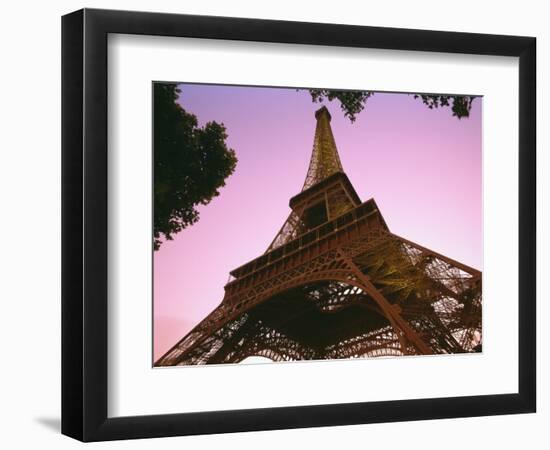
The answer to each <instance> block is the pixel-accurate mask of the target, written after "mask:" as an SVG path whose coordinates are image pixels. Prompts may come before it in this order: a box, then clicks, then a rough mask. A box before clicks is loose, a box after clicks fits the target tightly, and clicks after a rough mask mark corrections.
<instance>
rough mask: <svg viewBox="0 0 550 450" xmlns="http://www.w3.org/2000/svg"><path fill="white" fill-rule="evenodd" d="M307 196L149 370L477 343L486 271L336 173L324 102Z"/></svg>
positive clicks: (452, 349)
mask: <svg viewBox="0 0 550 450" xmlns="http://www.w3.org/2000/svg"><path fill="white" fill-rule="evenodd" d="M315 116H316V119H317V126H316V130H315V139H314V147H313V154H312V157H311V162H310V166H309V170H308V173H307V176H306V180H305V183H304V187H303V189H302V192H300V193H299V194H298V195H296V196H295V197H293V198H292V199H291V200H290V207H291V210H292V211H291V213H290V216H289V217H288V219H287V220H286V221H285V223H284V225H283V227H282V228H281V230H280V231H279V233H278V234H277V236H276V237H275V239H274V240H273V242H272V243H271V245H270V246H269V248H268V249H267V251H266V253H264V254H263V255H261V256H260V257H258V258H256V259H254V260H252V261H250V262H248V263H247V264H244V265H243V266H241V267H239V268H237V269H235V270H233V271H231V276H232V279H231V281H230V282H229V283H228V284H227V285H226V286H225V296H224V298H223V300H222V302H221V304H220V305H219V306H218V307H217V308H216V309H215V310H214V311H212V312H211V313H210V314H209V315H208V316H207V317H206V318H205V319H204V320H203V321H202V322H200V323H199V324H198V325H197V326H196V327H195V328H194V329H193V330H192V331H191V332H190V333H189V334H188V335H187V336H185V337H184V338H183V339H182V340H180V341H179V342H178V343H177V344H176V345H175V346H174V347H172V349H170V350H169V351H168V352H167V353H166V354H165V355H164V356H162V357H161V358H160V359H159V360H158V361H157V362H156V364H155V365H157V366H173V365H187V364H220V363H236V362H239V361H242V360H243V359H245V358H247V357H249V356H264V357H267V358H270V359H272V360H274V361H290V360H305V359H310V360H311V359H338V358H356V357H371V356H398V355H411V354H413V355H415V354H416V355H417V354H442V353H465V352H472V351H477V350H479V348H480V346H479V345H476V343H475V340H474V335H475V334H476V332H477V333H481V272H480V271H478V270H476V269H473V268H471V267H468V266H466V265H464V264H461V263H459V262H457V261H454V260H452V259H450V258H448V257H446V256H444V255H441V254H439V253H436V252H434V251H432V250H430V249H427V248H425V247H422V246H420V245H418V244H416V243H414V242H411V241H408V240H406V239H404V238H402V237H399V236H396V235H395V234H393V233H391V232H390V230H389V228H388V226H387V225H386V222H385V220H384V218H383V216H382V214H381V213H380V210H379V209H378V206H377V205H376V202H375V201H374V199H370V200H368V201H366V202H364V203H362V202H361V200H360V199H359V196H358V195H357V193H356V192H355V189H354V188H353V186H352V184H351V182H350V181H349V179H348V177H347V176H346V174H345V173H344V172H343V169H342V164H341V162H340V158H339V156H338V151H337V149H336V144H335V141H334V137H333V135H332V130H331V127H330V119H331V117H330V114H329V112H328V110H327V109H326V107H323V108H321V109H320V110H318V111H317V112H316V114H315Z"/></svg>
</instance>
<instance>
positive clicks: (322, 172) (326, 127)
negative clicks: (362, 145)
mask: <svg viewBox="0 0 550 450" xmlns="http://www.w3.org/2000/svg"><path fill="white" fill-rule="evenodd" d="M315 118H316V119H317V126H316V128H315V138H314V139H313V152H312V154H311V160H310V162H309V169H308V171H307V175H306V179H305V181H304V186H303V187H302V191H305V190H306V189H309V188H310V187H311V186H313V185H314V184H317V183H319V182H320V181H323V180H324V179H325V178H328V177H329V176H330V175H332V174H334V173H336V172H343V171H344V169H343V168H342V163H341V162H340V156H339V155H338V149H337V148H336V142H335V141H334V136H333V134H332V129H331V127H330V120H331V115H330V113H329V111H328V109H327V107H326V106H323V107H321V108H320V109H318V110H317V111H316V112H315Z"/></svg>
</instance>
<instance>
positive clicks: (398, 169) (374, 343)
mask: <svg viewBox="0 0 550 450" xmlns="http://www.w3.org/2000/svg"><path fill="white" fill-rule="evenodd" d="M152 96H153V99H152V102H153V111H152V123H153V145H152V147H153V148H152V154H153V156H152V158H153V172H154V173H153V186H152V191H153V218H152V222H153V237H152V241H153V242H152V248H153V340H154V342H153V353H154V354H153V365H154V366H155V367H167V366H188V365H202V364H236V363H244V364H254V363H268V362H287V361H303V360H339V359H348V358H371V357H401V356H412V355H416V356H418V355H449V354H467V353H471V354H474V353H480V352H482V265H483V220H482V105H483V97H482V96H480V95H475V94H471V93H468V94H465V93H460V94H456V93H454V94H449V93H410V92H379V91H375V90H373V91H369V90H364V91H363V90H361V91H358V90H346V89H331V88H311V87H308V88H303V87H264V86H235V85H214V84H198V83H185V82H165V81H155V82H153V83H152Z"/></svg>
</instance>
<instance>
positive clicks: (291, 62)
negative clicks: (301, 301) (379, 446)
mask: <svg viewBox="0 0 550 450" xmlns="http://www.w3.org/2000/svg"><path fill="white" fill-rule="evenodd" d="M182 61H192V62H193V64H188V65H185V66H182ZM217 64H223V65H224V67H225V69H224V71H223V73H220V72H219V71H217V70H216V65H217ZM109 67H110V70H109V84H108V91H109V92H110V95H109V161H108V166H109V193H110V196H109V239H110V242H109V252H110V253H109V277H110V278H109V286H110V288H109V302H108V303H109V333H108V334H109V389H110V391H109V408H108V411H109V415H110V416H111V417H115V416H134V415H142V414H166V413H177V412H190V411H212V410H220V409H226V410H227V409H244V408H267V407H276V406H289V405H311V404H329V403H332V404H334V403H349V402H360V401H380V400H398V399H410V398H430V397H444V396H447V397H453V396H465V395H482V394H503V393H515V392H517V386H518V378H517V371H518V368H517V298H515V296H514V295H510V293H511V292H517V275H516V274H517V233H518V230H517V214H518V211H517V195H518V189H517V171H518V164H517V159H518V150H517V142H518V134H517V130H518V126H517V124H518V114H517V109H516V108H512V109H510V108H508V105H509V104H517V103H518V100H517V98H518V97H517V93H518V61H517V58H510V57H481V56H477V55H475V56H471V55H445V54H436V53H420V52H395V51H393V52H388V51H382V50H372V49H368V50H367V49H342V48H332V49H331V48H326V47H319V46H305V45H301V46H296V45H282V44H265V43H254V44H251V43H241V42H219V41H205V40H200V39H181V38H162V37H154V38H152V37H149V36H137V37H136V36H112V37H110V41H109ZM289 67H292V70H289V69H288V68H289ZM340 67H353V71H346V72H342V71H341V70H338V68H340ZM403 73H406V74H407V76H406V77H403V76H402V74H403ZM182 76H185V80H186V81H188V82H193V81H198V82H200V81H203V82H204V81H208V82H213V83H216V82H217V83H221V82H223V83H241V84H258V85H264V86H265V85H268V86H271V85H276V84H279V85H283V86H306V85H310V86H315V87H317V86H323V87H327V86H328V87H335V88H338V87H342V86H345V87H346V88H355V89H367V88H368V89H372V90H377V89H385V90H388V91H409V92H426V91H433V92H458V93H479V94H483V96H484V97H483V180H484V189H483V203H484V205H485V206H484V211H483V213H484V221H483V225H484V256H483V260H484V261H483V264H484V271H483V319H484V320H483V355H461V356H457V355H453V356H433V357H424V358H388V359H367V360H364V359H363V360H359V361H358V360H348V361H322V362H307V363H305V362H304V363H300V364H274V365H267V364H261V365H244V366H243V365H239V366H236V365H218V366H216V367H207V368H205V367H178V368H172V369H154V370H151V366H150V364H151V352H152V349H151V342H152V336H151V331H152V327H151V323H152V317H151V312H152V311H151V291H152V289H151V282H152V279H151V273H152V267H151V253H150V252H151V233H152V230H151V221H150V217H151V215H152V211H151V207H152V199H151V189H150V186H151V183H152V180H151V174H152V167H151V164H152V157H151V145H150V143H151V140H152V139H151V108H152V106H151V95H150V92H151V80H159V79H165V80H178V79H181V77H182ZM502 92H506V93H507V95H501V94H502ZM260 147H261V146H260ZM307 151H309V149H308V150H307ZM129 167H131V170H129V169H128V168H129ZM503 242H507V243H508V244H509V247H507V246H504V245H502V243H503ZM502 273H510V276H508V277H507V280H506V283H503V282H502V276H501V275H502ZM512 274H514V275H512ZM320 374H321V376H319V375H320ZM220 380H223V381H222V382H220ZM335 380H345V382H344V383H334V381H335ZM229 386H230V387H231V388H230V389H228V387H229ZM266 386H269V389H266V388H265V387H266Z"/></svg>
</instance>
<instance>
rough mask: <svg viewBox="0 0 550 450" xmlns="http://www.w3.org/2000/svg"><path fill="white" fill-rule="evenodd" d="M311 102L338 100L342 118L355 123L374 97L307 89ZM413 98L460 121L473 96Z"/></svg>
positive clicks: (470, 106) (369, 93) (466, 111)
mask: <svg viewBox="0 0 550 450" xmlns="http://www.w3.org/2000/svg"><path fill="white" fill-rule="evenodd" d="M308 91H309V93H310V95H311V99H312V100H313V102H315V103H317V102H322V101H323V100H325V99H327V100H329V101H332V100H338V101H339V102H340V108H341V109H342V111H343V112H344V116H346V117H348V118H349V119H350V121H351V122H355V119H356V118H357V117H356V116H357V114H359V113H360V112H361V111H363V109H364V108H365V106H366V104H367V100H368V98H369V97H371V96H372V95H374V92H372V91H337V90H332V89H308ZM413 96H414V98H420V99H421V100H422V102H423V103H424V104H425V105H426V106H427V107H428V108H430V109H434V108H439V107H450V108H451V111H452V113H453V116H455V117H457V118H459V119H461V118H462V117H469V116H470V110H471V108H472V102H473V100H474V98H475V96H471V95H435V94H413Z"/></svg>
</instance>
